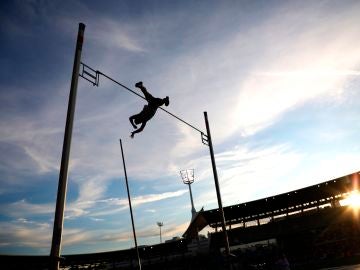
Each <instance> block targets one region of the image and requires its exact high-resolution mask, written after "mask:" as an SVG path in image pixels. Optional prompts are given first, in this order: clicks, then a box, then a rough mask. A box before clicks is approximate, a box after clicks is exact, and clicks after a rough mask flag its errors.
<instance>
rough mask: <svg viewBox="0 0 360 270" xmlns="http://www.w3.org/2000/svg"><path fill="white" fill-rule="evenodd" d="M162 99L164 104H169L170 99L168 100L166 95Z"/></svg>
mask: <svg viewBox="0 0 360 270" xmlns="http://www.w3.org/2000/svg"><path fill="white" fill-rule="evenodd" d="M163 101H164V104H165V106H169V104H170V100H169V97H168V96H166V98H163Z"/></svg>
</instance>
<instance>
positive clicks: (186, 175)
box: [180, 169, 196, 220]
mask: <svg viewBox="0 0 360 270" xmlns="http://www.w3.org/2000/svg"><path fill="white" fill-rule="evenodd" d="M180 175H181V178H182V180H183V183H184V184H186V185H188V186H189V192H190V201H191V220H193V219H194V217H195V215H196V210H195V207H194V200H193V196H192V192H191V184H192V183H194V169H190V170H182V171H180Z"/></svg>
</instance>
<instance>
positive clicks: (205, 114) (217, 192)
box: [204, 112, 230, 255]
mask: <svg viewBox="0 0 360 270" xmlns="http://www.w3.org/2000/svg"><path fill="white" fill-rule="evenodd" d="M204 117H205V125H206V132H207V137H208V142H209V149H210V157H211V165H212V170H213V174H214V181H215V188H216V195H217V201H218V205H219V210H220V220H221V226H222V230H223V233H224V240H225V252H226V255H230V247H229V239H228V235H227V232H226V226H225V216H224V210H223V206H222V202H221V194H220V186H219V180H218V174H217V170H216V164H215V156H214V149H213V145H212V140H211V134H210V127H209V121H208V117H207V112H204Z"/></svg>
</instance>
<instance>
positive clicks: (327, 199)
mask: <svg viewBox="0 0 360 270" xmlns="http://www.w3.org/2000/svg"><path fill="white" fill-rule="evenodd" d="M359 178H360V172H355V173H352V174H349V175H345V176H342V177H339V178H336V179H333V180H329V181H326V182H322V183H319V184H316V185H312V186H308V187H305V188H302V189H298V190H293V191H289V192H286V193H282V194H278V195H275V196H270V197H266V198H263V199H259V200H254V201H250V202H245V203H241V204H236V205H231V206H227V207H224V208H223V209H224V215H225V222H226V224H227V225H231V224H238V223H243V222H248V221H256V220H258V219H263V218H268V217H274V216H277V215H281V214H286V213H289V212H294V211H301V210H303V209H307V208H312V207H316V206H319V205H323V204H326V203H331V202H332V201H334V200H341V199H343V198H344V197H345V196H346V195H347V194H348V193H349V192H351V191H353V190H354V189H359ZM208 225H209V226H211V227H213V228H217V227H221V219H220V214H219V209H211V210H207V211H203V210H201V211H199V212H198V213H197V215H196V216H195V217H194V219H193V220H192V221H191V223H190V225H189V227H188V228H187V230H186V232H185V233H184V235H183V236H184V237H187V238H192V237H195V236H196V235H197V233H198V232H199V231H201V230H202V229H203V228H205V227H206V226H208Z"/></svg>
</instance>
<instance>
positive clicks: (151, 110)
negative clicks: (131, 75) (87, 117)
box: [129, 82, 170, 138]
mask: <svg viewBox="0 0 360 270" xmlns="http://www.w3.org/2000/svg"><path fill="white" fill-rule="evenodd" d="M135 87H137V88H140V90H141V92H143V94H144V96H145V99H146V101H147V102H148V104H147V105H145V106H144V108H143V109H142V111H141V112H140V113H138V114H134V115H133V116H130V118H129V120H130V123H131V125H132V126H133V127H134V128H135V129H136V130H134V131H133V132H131V135H130V137H131V138H134V135H135V133H139V132H141V131H142V130H143V129H144V127H145V126H146V122H147V121H149V120H150V119H151V118H152V117H153V116H154V115H155V113H156V111H157V109H158V108H159V107H160V106H162V105H164V104H165V106H169V103H170V102H169V97H168V96H166V98H154V97H153V96H152V95H151V94H150V93H149V92H148V91H147V90H146V88H145V87H144V86H143V83H142V82H137V83H136V84H135ZM140 123H141V126H140V127H139V128H137V126H136V125H138V124H140Z"/></svg>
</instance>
